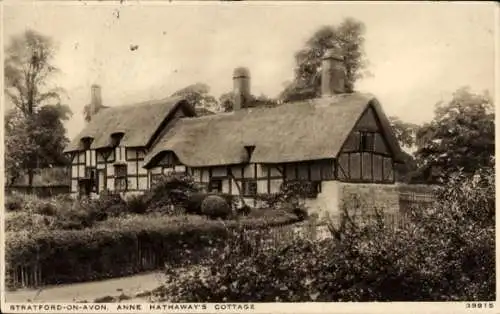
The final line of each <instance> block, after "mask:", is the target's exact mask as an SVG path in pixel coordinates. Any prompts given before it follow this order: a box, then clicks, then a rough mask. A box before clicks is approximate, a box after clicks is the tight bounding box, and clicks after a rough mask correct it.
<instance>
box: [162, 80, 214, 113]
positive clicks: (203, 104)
mask: <svg viewBox="0 0 500 314" xmlns="http://www.w3.org/2000/svg"><path fill="white" fill-rule="evenodd" d="M172 96H182V97H185V98H186V100H187V101H188V102H189V103H191V104H192V105H193V106H194V107H195V109H196V110H197V111H202V112H207V111H208V112H220V111H221V108H220V106H219V102H218V101H217V99H216V98H215V97H214V96H212V95H210V87H209V86H208V85H207V84H203V83H195V84H192V85H189V86H186V87H184V88H182V89H180V90H178V91H176V92H175V93H173V94H172Z"/></svg>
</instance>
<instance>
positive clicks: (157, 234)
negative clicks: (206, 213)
mask: <svg viewBox="0 0 500 314" xmlns="http://www.w3.org/2000/svg"><path fill="white" fill-rule="evenodd" d="M16 214H17V213H16ZM28 217H30V216H28V215H26V218H28ZM294 221H295V220H292V219H290V218H289V217H284V218H283V217H281V218H279V219H273V220H270V221H267V220H263V219H245V220H243V221H241V223H238V222H236V221H227V222H224V223H222V222H220V221H214V220H208V219H207V218H206V217H201V216H195V215H185V216H165V215H160V214H158V215H154V214H152V215H148V216H146V215H130V216H127V217H124V216H120V217H112V218H109V219H107V220H104V221H100V222H97V223H95V224H94V226H93V228H87V229H82V230H46V229H43V230H42V228H40V229H39V230H36V232H33V231H34V230H29V231H22V232H7V233H6V242H5V248H6V251H5V260H6V265H7V271H8V272H11V271H12V267H14V266H15V265H33V264H37V265H38V266H39V267H40V268H41V269H42V274H43V276H44V277H43V281H44V284H57V283H64V282H77V281H82V280H94V279H98V278H108V277H114V276H123V275H128V274H132V273H137V272H140V271H144V270H151V269H158V268H159V267H161V266H163V264H164V263H167V264H182V265H186V264H189V263H196V262H202V261H206V258H205V256H206V254H208V248H210V247H222V245H223V243H224V241H225V239H227V237H228V234H229V231H230V230H233V229H235V228H237V227H238V226H240V225H241V227H243V228H247V229H249V228H253V229H257V228H269V227H271V226H276V225H284V224H290V223H293V222H294ZM151 255H154V256H155V259H154V260H153V261H154V262H152V263H146V262H144V259H141V258H140V256H142V257H146V256H151Z"/></svg>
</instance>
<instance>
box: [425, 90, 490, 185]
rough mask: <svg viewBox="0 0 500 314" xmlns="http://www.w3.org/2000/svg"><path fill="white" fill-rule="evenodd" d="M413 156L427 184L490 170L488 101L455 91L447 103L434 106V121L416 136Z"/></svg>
mask: <svg viewBox="0 0 500 314" xmlns="http://www.w3.org/2000/svg"><path fill="white" fill-rule="evenodd" d="M416 144H417V151H416V153H415V156H416V158H417V162H418V165H419V169H420V172H421V173H422V174H423V175H424V176H425V177H427V178H428V179H430V180H438V181H443V180H446V179H447V178H448V177H449V176H450V175H452V174H454V173H457V172H458V171H462V172H463V173H465V174H466V175H473V174H474V173H475V172H476V171H478V170H479V169H481V168H484V167H487V168H493V167H494V162H495V160H494V158H495V116H494V107H493V102H492V99H491V97H490V96H489V95H488V94H487V93H484V94H478V93H474V92H471V90H470V89H469V88H467V87H463V88H460V89H458V90H457V91H456V92H455V93H454V94H453V97H452V99H451V101H449V102H447V103H438V104H437V105H436V110H435V117H434V119H433V120H432V121H431V122H430V123H427V124H425V125H423V126H422V127H421V128H419V130H418V132H417V135H416Z"/></svg>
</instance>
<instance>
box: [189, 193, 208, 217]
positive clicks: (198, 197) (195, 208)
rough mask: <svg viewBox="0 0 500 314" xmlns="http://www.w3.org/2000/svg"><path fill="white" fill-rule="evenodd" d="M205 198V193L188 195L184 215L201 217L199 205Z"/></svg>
mask: <svg viewBox="0 0 500 314" xmlns="http://www.w3.org/2000/svg"><path fill="white" fill-rule="evenodd" d="M205 197H207V194H205V193H193V194H191V195H189V197H188V198H187V200H186V202H185V203H184V207H185V208H186V213H188V214H194V215H201V214H202V212H201V204H202V203H203V200H205Z"/></svg>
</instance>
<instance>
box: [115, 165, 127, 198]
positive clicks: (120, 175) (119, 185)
mask: <svg viewBox="0 0 500 314" xmlns="http://www.w3.org/2000/svg"><path fill="white" fill-rule="evenodd" d="M127 186H128V181H127V165H115V191H121V192H123V191H127Z"/></svg>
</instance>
